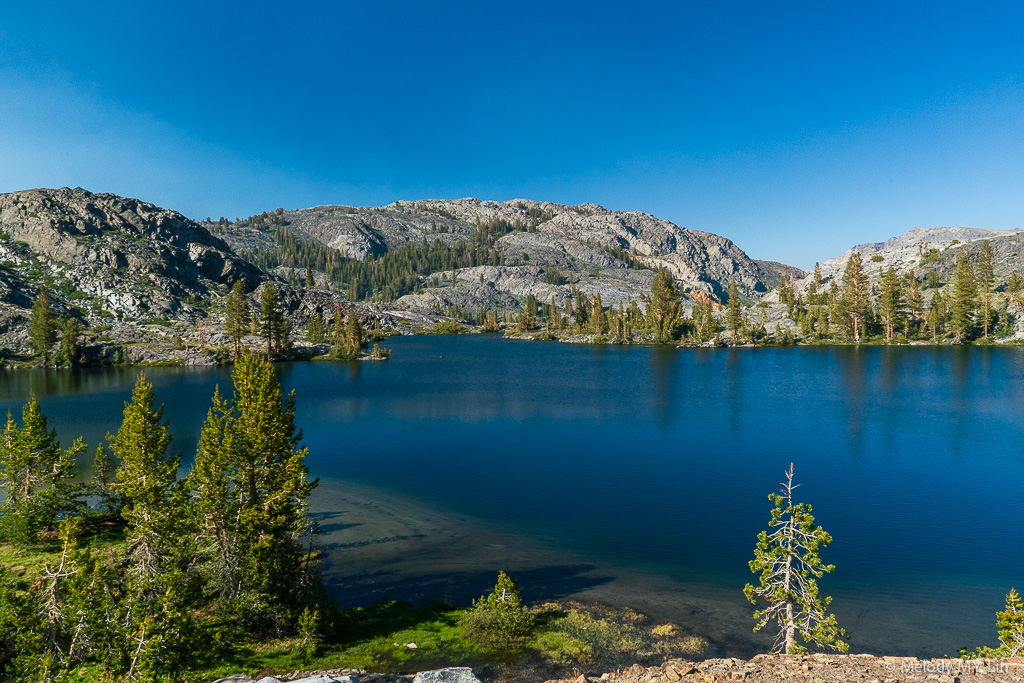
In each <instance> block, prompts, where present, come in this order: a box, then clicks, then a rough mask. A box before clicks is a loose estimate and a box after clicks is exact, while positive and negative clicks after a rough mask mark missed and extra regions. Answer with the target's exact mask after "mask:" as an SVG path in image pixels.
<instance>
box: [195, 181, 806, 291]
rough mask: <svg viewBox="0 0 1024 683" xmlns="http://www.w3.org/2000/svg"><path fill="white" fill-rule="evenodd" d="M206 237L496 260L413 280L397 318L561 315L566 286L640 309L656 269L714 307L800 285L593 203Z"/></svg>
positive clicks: (477, 208)
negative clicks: (469, 251) (408, 314)
mask: <svg viewBox="0 0 1024 683" xmlns="http://www.w3.org/2000/svg"><path fill="white" fill-rule="evenodd" d="M209 227H210V228H211V229H213V230H214V231H216V232H217V233H218V234H219V235H220V236H222V237H223V238H224V240H225V241H226V242H228V243H229V244H231V245H232V246H233V247H234V248H235V249H236V250H237V251H238V252H239V253H240V254H243V255H252V256H254V257H255V255H256V254H257V253H259V252H260V251H262V252H264V253H266V252H267V251H268V250H272V249H273V248H274V247H275V244H276V243H275V239H274V236H275V234H276V236H277V239H278V242H277V243H278V244H279V243H280V240H281V238H282V234H283V233H284V232H287V234H288V235H290V236H291V237H292V238H295V239H298V240H299V241H304V242H307V243H313V244H315V245H317V246H321V247H329V248H331V249H334V250H337V251H338V253H339V254H340V255H342V256H345V257H348V258H352V259H358V260H361V261H366V260H372V259H378V258H380V257H382V256H384V255H385V254H387V253H389V252H395V251H396V250H399V249H401V248H402V247H404V246H407V245H416V244H422V245H426V244H433V243H434V242H435V241H439V242H441V243H443V244H446V245H450V246H454V245H457V244H459V243H460V242H470V241H473V240H474V239H475V240H476V244H482V245H483V247H484V248H485V249H493V250H495V251H496V252H497V253H498V254H500V260H498V261H496V262H487V263H484V264H482V265H481V264H479V263H478V264H476V265H473V264H467V267H464V268H455V269H446V270H443V271H434V272H431V273H429V276H424V277H422V278H421V281H420V283H419V286H418V287H416V288H415V291H414V292H410V293H409V296H405V297H401V298H399V302H400V304H401V305H403V306H406V307H408V308H421V309H431V308H433V309H435V310H445V309H447V308H449V307H450V306H457V307H461V308H463V309H467V310H474V309H480V308H492V309H497V310H499V311H500V310H508V309H512V308H516V307H517V306H518V299H519V298H521V297H524V296H526V295H528V294H533V295H534V296H536V297H537V299H538V300H539V301H541V302H545V303H546V302H549V301H550V300H551V299H552V297H553V298H554V299H555V301H556V302H557V303H558V304H559V305H564V303H565V301H566V299H567V297H568V296H569V294H570V292H571V288H572V286H576V287H577V288H579V289H580V290H581V291H582V292H584V293H585V294H587V295H590V294H594V293H597V294H600V295H601V297H602V300H603V302H604V303H605V305H609V304H611V305H615V304H617V303H618V302H620V301H622V302H626V301H629V300H636V301H640V300H641V299H642V298H643V296H644V295H645V294H647V293H648V292H649V291H650V286H651V283H652V282H653V279H654V272H653V269H657V268H668V269H669V271H670V272H672V273H673V275H674V276H675V277H676V279H677V280H678V281H679V283H680V285H681V286H682V287H683V289H684V290H686V291H690V292H695V293H703V294H706V295H709V296H710V297H711V298H713V299H716V300H722V299H724V294H725V292H726V290H727V289H728V286H729V282H730V280H732V279H735V280H736V281H737V284H738V286H739V288H740V291H741V293H742V294H743V295H744V296H746V297H748V298H751V299H753V298H757V297H760V296H761V295H763V294H764V293H766V292H768V291H769V290H771V289H772V288H773V287H775V286H776V285H777V284H778V283H779V281H780V280H781V278H782V276H783V275H784V274H785V275H787V276H789V277H795V276H802V275H803V272H802V271H799V270H797V269H794V268H792V267H789V266H785V265H782V264H777V263H773V262H767V261H756V260H754V259H751V258H750V257H749V256H747V254H746V253H744V252H743V250H742V249H740V248H739V247H737V246H736V245H735V244H733V243H732V242H731V241H729V240H727V239H725V238H723V237H719V236H717V235H713V234H711V233H706V232H701V231H698V230H690V229H687V228H683V227H680V226H677V225H675V224H674V223H671V222H669V221H666V220H662V219H659V218H656V217H654V216H651V215H648V214H644V213H640V212H636V211H609V210H607V209H605V208H603V207H601V206H598V205H596V204H583V205H577V206H566V205H562V204H554V203H550V202H538V201H532V200H524V199H515V200H511V201H505V202H497V201H481V200H478V199H457V200H426V201H416V202H406V201H398V202H395V203H394V204H389V205H387V206H381V207H372V208H362V207H352V206H320V207H315V208H311V209H302V210H298V211H284V210H282V209H279V210H277V211H276V212H274V213H273V214H264V215H262V216H254V217H252V218H250V219H248V220H245V221H236V222H234V223H228V222H226V221H221V222H220V223H216V224H210V225H209ZM485 256H486V255H485ZM554 271H557V274H556V273H555V272H554Z"/></svg>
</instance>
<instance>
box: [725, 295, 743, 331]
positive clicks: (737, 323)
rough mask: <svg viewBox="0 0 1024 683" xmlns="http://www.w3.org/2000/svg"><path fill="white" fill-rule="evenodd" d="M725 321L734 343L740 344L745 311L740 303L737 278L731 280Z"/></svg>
mask: <svg viewBox="0 0 1024 683" xmlns="http://www.w3.org/2000/svg"><path fill="white" fill-rule="evenodd" d="M725 321H726V324H727V325H728V326H729V333H730V334H731V335H732V342H733V344H739V343H740V342H741V341H742V340H741V339H740V328H741V327H742V326H743V311H742V308H741V304H740V290H739V288H738V287H737V286H736V280H735V279H733V280H730V281H729V300H728V301H727V302H726V311H725Z"/></svg>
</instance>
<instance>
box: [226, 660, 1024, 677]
mask: <svg viewBox="0 0 1024 683" xmlns="http://www.w3.org/2000/svg"><path fill="white" fill-rule="evenodd" d="M512 680H515V681H524V682H525V681H529V680H531V679H529V678H526V677H520V676H515V677H514V678H513V679H512ZM477 681H479V679H478V678H476V676H475V675H474V674H473V673H472V671H471V670H470V669H468V668H464V667H458V668H450V669H439V670H436V671H424V672H419V673H417V674H414V675H399V674H376V673H368V672H366V671H362V670H359V669H335V670H330V671H318V672H311V671H295V672H292V673H289V674H285V675H281V676H277V677H266V678H262V679H260V680H259V681H258V682H257V683H475V682H477ZM720 681H748V682H750V683H781V682H783V681H807V682H808V683H847V682H850V681H863V682H864V683H902V682H903V681H938V682H939V683H1010V682H1017V681H1024V657H1013V658H1008V659H972V660H962V659H917V658H915V657H884V656H883V657H879V656H876V655H868V654H855V655H822V654H816V655H767V654H762V655H757V656H756V657H754V658H753V659H750V660H742V659H708V660H704V661H699V662H690V661H685V660H677V659H676V660H670V661H667V662H665V663H664V664H663V665H661V666H652V667H643V666H640V665H639V664H634V665H633V666H631V667H628V668H625V669H620V670H618V671H614V672H606V673H602V674H599V675H591V674H589V673H586V672H580V673H577V672H574V674H573V675H572V676H570V677H567V678H562V679H554V680H549V681H545V682H544V683H601V682H604V683H718V682H720ZM252 682H253V679H252V678H250V677H248V676H231V677H228V678H222V679H219V680H217V681H215V682H214V683H252Z"/></svg>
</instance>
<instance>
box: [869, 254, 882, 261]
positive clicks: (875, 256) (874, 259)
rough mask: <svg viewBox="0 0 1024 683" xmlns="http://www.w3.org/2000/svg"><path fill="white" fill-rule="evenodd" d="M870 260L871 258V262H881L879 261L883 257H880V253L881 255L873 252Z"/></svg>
mask: <svg viewBox="0 0 1024 683" xmlns="http://www.w3.org/2000/svg"><path fill="white" fill-rule="evenodd" d="M871 260H872V261H873V262H875V263H881V262H882V261H884V260H885V259H884V258H882V255H881V254H875V255H874V256H872V257H871Z"/></svg>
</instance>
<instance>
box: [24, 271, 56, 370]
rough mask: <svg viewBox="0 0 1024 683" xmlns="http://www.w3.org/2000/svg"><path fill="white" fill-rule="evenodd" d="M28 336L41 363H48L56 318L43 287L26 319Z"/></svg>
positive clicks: (54, 337)
mask: <svg viewBox="0 0 1024 683" xmlns="http://www.w3.org/2000/svg"><path fill="white" fill-rule="evenodd" d="M28 338H29V343H31V344H32V348H33V349H35V352H36V354H37V355H39V356H41V357H42V359H43V365H48V364H49V363H50V349H52V348H53V345H54V344H55V343H56V342H57V318H56V316H55V315H54V312H53V307H52V306H51V305H50V297H49V296H47V294H46V290H45V289H40V290H39V296H37V297H36V300H35V303H34V304H32V313H31V314H30V315H29V319H28Z"/></svg>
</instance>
